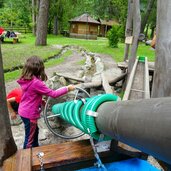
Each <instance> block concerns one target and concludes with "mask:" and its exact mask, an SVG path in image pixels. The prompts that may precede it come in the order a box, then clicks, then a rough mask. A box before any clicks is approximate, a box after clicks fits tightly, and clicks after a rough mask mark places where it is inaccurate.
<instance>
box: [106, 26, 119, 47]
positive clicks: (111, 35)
mask: <svg viewBox="0 0 171 171" xmlns="http://www.w3.org/2000/svg"><path fill="white" fill-rule="evenodd" d="M118 30H119V26H112V28H111V29H110V30H109V31H108V32H107V38H108V40H109V46H110V47H113V48H116V47H118V42H119V32H118Z"/></svg>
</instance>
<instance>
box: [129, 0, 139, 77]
mask: <svg viewBox="0 0 171 171" xmlns="http://www.w3.org/2000/svg"><path fill="white" fill-rule="evenodd" d="M132 1H133V8H134V15H133V44H132V47H131V53H130V57H129V64H128V77H129V74H130V73H131V70H132V67H133V65H134V62H135V59H136V54H137V47H138V38H139V34H140V26H141V15H140V2H139V0H132Z"/></svg>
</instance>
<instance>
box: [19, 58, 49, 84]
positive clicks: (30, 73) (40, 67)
mask: <svg viewBox="0 0 171 171" xmlns="http://www.w3.org/2000/svg"><path fill="white" fill-rule="evenodd" d="M34 76H35V77H37V78H39V79H41V80H42V81H46V80H47V75H46V73H45V67H44V63H43V60H42V59H41V58H39V57H37V56H32V57H30V58H28V59H27V61H26V63H25V65H24V67H23V70H22V74H21V78H22V79H25V80H31V79H32V78H33V77H34Z"/></svg>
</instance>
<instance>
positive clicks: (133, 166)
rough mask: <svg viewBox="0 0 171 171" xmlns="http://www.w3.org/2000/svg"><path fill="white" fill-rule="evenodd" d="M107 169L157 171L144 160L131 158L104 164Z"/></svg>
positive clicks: (93, 170) (99, 170)
mask: <svg viewBox="0 0 171 171" xmlns="http://www.w3.org/2000/svg"><path fill="white" fill-rule="evenodd" d="M105 167H106V169H107V171H159V169H157V168H155V167H154V166H152V165H151V164H150V163H148V162H147V161H145V160H141V159H137V158H133V159H128V160H122V161H119V162H113V163H107V164H105ZM79 171H104V169H103V168H97V167H95V166H94V167H90V168H85V169H81V170H79Z"/></svg>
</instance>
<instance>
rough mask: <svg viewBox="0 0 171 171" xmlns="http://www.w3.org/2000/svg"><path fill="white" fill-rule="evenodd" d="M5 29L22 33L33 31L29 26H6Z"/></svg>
mask: <svg viewBox="0 0 171 171" xmlns="http://www.w3.org/2000/svg"><path fill="white" fill-rule="evenodd" d="M4 29H5V30H6V31H7V30H9V31H14V32H20V33H25V34H26V33H32V30H31V29H30V28H28V27H4Z"/></svg>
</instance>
